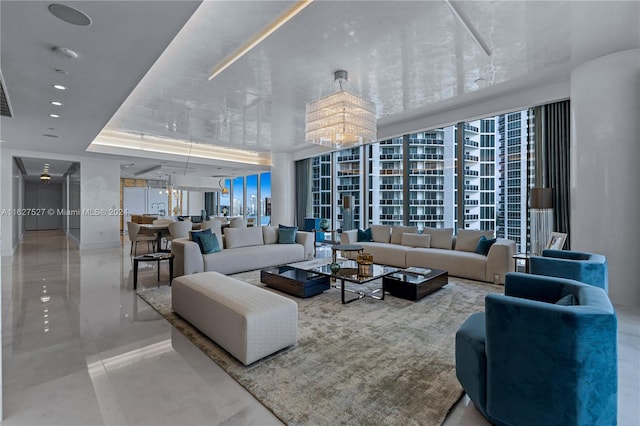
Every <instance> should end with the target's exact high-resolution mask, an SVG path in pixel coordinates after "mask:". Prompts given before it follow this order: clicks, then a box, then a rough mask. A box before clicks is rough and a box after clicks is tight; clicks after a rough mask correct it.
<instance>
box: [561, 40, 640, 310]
mask: <svg viewBox="0 0 640 426" xmlns="http://www.w3.org/2000/svg"><path fill="white" fill-rule="evenodd" d="M638 117H640V49H633V50H626V51H622V52H618V53H614V54H611V55H607V56H603V57H601V58H598V59H595V60H592V61H590V62H587V63H584V64H582V65H580V66H579V67H577V68H576V69H575V70H573V72H572V73H571V121H572V122H571V241H572V248H573V249H574V250H579V251H589V252H595V253H599V254H603V255H605V256H606V257H607V262H608V267H609V296H610V298H611V300H612V301H613V302H614V303H616V304H620V305H627V306H633V305H635V306H640V286H638V285H637V280H638V276H640V262H638V242H639V241H640V225H639V224H638V214H639V212H640V190H639V189H638V183H639V182H640V171H639V170H640V167H639V166H638V161H639V160H640V120H638Z"/></svg>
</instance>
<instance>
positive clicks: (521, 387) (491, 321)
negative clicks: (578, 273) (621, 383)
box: [456, 272, 618, 425]
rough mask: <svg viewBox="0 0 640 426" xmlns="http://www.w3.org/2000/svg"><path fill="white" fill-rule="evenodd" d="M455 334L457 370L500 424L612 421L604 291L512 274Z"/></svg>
mask: <svg viewBox="0 0 640 426" xmlns="http://www.w3.org/2000/svg"><path fill="white" fill-rule="evenodd" d="M485 310H486V312H485V313H476V314H473V315H471V316H470V317H469V318H468V319H467V320H466V321H465V322H464V323H463V324H462V326H460V328H459V329H458V332H457V333H456V374H457V377H458V380H459V381H460V383H461V384H462V387H463V388H464V390H465V391H466V393H467V395H468V396H469V398H470V399H471V400H472V401H473V403H474V404H475V406H476V407H477V408H478V409H479V410H480V411H481V412H482V414H483V415H484V416H485V417H487V419H488V420H489V421H491V422H492V423H494V424H498V425H615V424H616V421H617V399H618V398H617V388H618V380H617V377H618V370H617V363H618V359H617V320H616V315H615V311H614V309H613V306H612V305H611V302H610V301H609V298H608V296H607V294H606V293H605V292H604V290H602V289H601V288H598V287H594V286H591V285H588V284H584V283H580V282H577V281H574V280H568V279H564V278H555V277H545V276H539V275H531V274H523V273H513V272H512V273H508V274H507V277H506V282H505V294H504V295H500V294H489V295H488V296H487V297H486V298H485Z"/></svg>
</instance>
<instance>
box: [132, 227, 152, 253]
mask: <svg viewBox="0 0 640 426" xmlns="http://www.w3.org/2000/svg"><path fill="white" fill-rule="evenodd" d="M127 232H128V233H129V240H131V250H129V255H131V254H133V255H134V256H135V255H136V253H137V252H138V243H139V242H140V241H146V242H147V251H149V243H151V244H152V245H153V247H154V250H155V246H156V238H157V235H156V234H155V233H154V234H141V233H140V225H139V224H137V223H133V222H127ZM134 246H135V248H134Z"/></svg>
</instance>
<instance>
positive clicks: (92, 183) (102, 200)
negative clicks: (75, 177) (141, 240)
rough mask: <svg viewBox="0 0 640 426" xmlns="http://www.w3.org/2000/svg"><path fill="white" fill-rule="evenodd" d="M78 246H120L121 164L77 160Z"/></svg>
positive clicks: (83, 247) (87, 247)
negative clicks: (78, 198) (78, 168)
mask: <svg viewBox="0 0 640 426" xmlns="http://www.w3.org/2000/svg"><path fill="white" fill-rule="evenodd" d="M80 206H81V210H82V214H81V216H80V230H81V232H80V249H81V250H82V249H91V248H107V247H118V246H119V245H120V217H119V215H118V214H117V213H118V211H119V210H120V163H119V162H118V161H114V160H105V159H94V158H90V159H89V158H87V159H83V160H81V161H80Z"/></svg>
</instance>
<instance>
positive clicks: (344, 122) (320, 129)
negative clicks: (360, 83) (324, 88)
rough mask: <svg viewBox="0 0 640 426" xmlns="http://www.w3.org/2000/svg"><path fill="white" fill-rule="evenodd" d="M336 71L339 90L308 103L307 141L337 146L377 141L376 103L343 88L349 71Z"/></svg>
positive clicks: (350, 145) (343, 146) (306, 120)
mask: <svg viewBox="0 0 640 426" xmlns="http://www.w3.org/2000/svg"><path fill="white" fill-rule="evenodd" d="M335 75H336V81H339V82H340V91H338V92H337V93H333V94H331V95H328V96H324V97H322V98H320V99H317V100H315V101H311V102H309V103H308V104H307V111H306V119H305V141H306V142H310V143H315V144H318V145H324V146H328V147H335V148H348V147H352V146H357V145H362V144H366V143H371V142H373V141H375V140H376V136H377V124H376V108H375V105H374V104H373V103H372V102H369V101H367V100H364V99H362V98H360V97H359V96H356V95H354V94H353V93H350V92H347V91H345V90H342V82H343V81H346V71H337V72H336V74H335ZM338 76H340V77H338Z"/></svg>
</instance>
